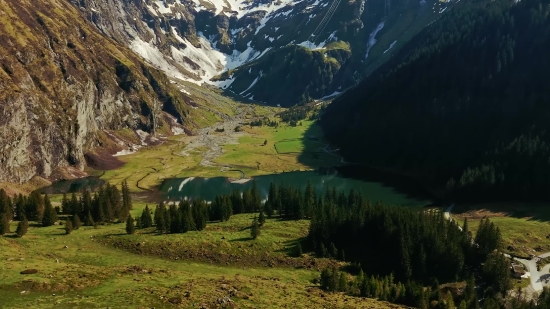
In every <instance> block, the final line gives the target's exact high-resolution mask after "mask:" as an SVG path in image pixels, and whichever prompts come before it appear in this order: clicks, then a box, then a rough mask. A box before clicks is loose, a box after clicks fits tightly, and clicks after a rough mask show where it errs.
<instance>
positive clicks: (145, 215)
mask: <svg viewBox="0 0 550 309" xmlns="http://www.w3.org/2000/svg"><path fill="white" fill-rule="evenodd" d="M140 221H141V225H142V226H143V228H149V227H152V226H153V218H152V217H151V210H149V206H148V205H145V209H143V211H142V213H141V220H140Z"/></svg>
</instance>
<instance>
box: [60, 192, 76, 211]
mask: <svg viewBox="0 0 550 309" xmlns="http://www.w3.org/2000/svg"><path fill="white" fill-rule="evenodd" d="M68 206H69V207H68V209H67V211H65V210H63V211H64V212H66V213H67V214H69V215H74V214H75V213H77V212H78V199H77V198H76V193H74V192H73V194H71V200H70V201H69V205H68Z"/></svg>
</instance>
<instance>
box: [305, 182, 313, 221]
mask: <svg viewBox="0 0 550 309" xmlns="http://www.w3.org/2000/svg"><path fill="white" fill-rule="evenodd" d="M314 204H315V190H314V189H313V185H312V184H311V180H309V181H308V182H307V186H306V191H305V193H304V212H305V216H306V217H308V218H311V216H312V214H313V207H314Z"/></svg>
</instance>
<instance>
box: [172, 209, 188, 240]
mask: <svg viewBox="0 0 550 309" xmlns="http://www.w3.org/2000/svg"><path fill="white" fill-rule="evenodd" d="M181 206H182V202H180V206H179V207H180V209H178V208H177V207H176V205H170V208H169V209H168V212H169V214H170V226H169V227H168V228H169V230H170V233H180V232H184V233H185V232H187V231H188V227H187V225H188V223H187V219H186V218H185V216H184V214H182V213H181Z"/></svg>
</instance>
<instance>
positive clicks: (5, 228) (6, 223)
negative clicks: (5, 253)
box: [0, 213, 10, 235]
mask: <svg viewBox="0 0 550 309" xmlns="http://www.w3.org/2000/svg"><path fill="white" fill-rule="evenodd" d="M9 232H10V220H9V218H8V215H7V214H6V213H3V214H2V213H0V235H4V234H6V233H9Z"/></svg>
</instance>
